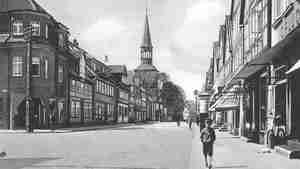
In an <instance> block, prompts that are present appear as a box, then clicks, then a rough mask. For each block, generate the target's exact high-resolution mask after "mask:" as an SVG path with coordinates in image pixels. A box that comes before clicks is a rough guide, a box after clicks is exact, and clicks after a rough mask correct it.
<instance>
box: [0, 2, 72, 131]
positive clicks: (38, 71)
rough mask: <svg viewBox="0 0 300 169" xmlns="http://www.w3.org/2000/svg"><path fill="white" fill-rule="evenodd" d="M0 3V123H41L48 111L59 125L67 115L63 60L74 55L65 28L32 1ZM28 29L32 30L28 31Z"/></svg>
mask: <svg viewBox="0 0 300 169" xmlns="http://www.w3.org/2000/svg"><path fill="white" fill-rule="evenodd" d="M0 3H1V4H2V5H1V7H0V46H1V47H0V56H1V73H0V90H1V98H0V104H1V113H0V114H1V115H0V116H1V118H0V127H1V128H8V127H10V128H15V127H17V128H19V127H25V124H27V125H28V124H29V123H28V121H29V120H30V121H32V124H34V125H35V127H39V128H40V127H44V126H47V125H48V124H49V121H50V120H49V117H50V115H51V114H57V117H58V118H57V119H56V121H57V122H58V123H62V122H63V121H65V118H66V117H67V115H66V113H65V112H66V111H65V110H67V104H66V102H67V93H66V92H65V91H67V86H68V81H67V80H66V79H67V76H68V72H67V70H69V66H70V65H69V64H68V62H67V61H68V60H69V59H72V56H71V55H69V54H68V53H67V51H68V47H67V42H68V36H69V32H68V28H67V27H66V26H64V25H63V24H61V23H59V22H58V21H56V20H55V19H54V17H52V16H51V15H50V14H49V13H48V12H47V11H46V10H44V9H43V8H42V7H41V6H39V5H38V4H37V3H36V2H35V1H25V0H20V1H18V2H16V1H7V0H1V1H0ZM28 27H31V28H33V29H31V30H32V31H28V32H26V31H25V30H29V29H27V28H28ZM26 100H29V101H30V110H31V112H32V114H31V116H30V117H31V118H30V119H29V116H26V115H25V114H26V111H25V110H26V107H29V106H26ZM53 101H57V102H58V103H59V104H58V105H57V106H54V105H53V104H52V103H53ZM26 117H28V119H26ZM26 121H27V123H26Z"/></svg>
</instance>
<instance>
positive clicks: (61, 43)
mask: <svg viewBox="0 0 300 169" xmlns="http://www.w3.org/2000/svg"><path fill="white" fill-rule="evenodd" d="M64 43H65V40H64V35H63V34H62V33H60V34H58V46H59V47H62V48H63V47H64Z"/></svg>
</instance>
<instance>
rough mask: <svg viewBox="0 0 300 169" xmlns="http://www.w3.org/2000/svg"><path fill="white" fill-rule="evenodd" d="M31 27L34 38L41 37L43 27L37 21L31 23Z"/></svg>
mask: <svg viewBox="0 0 300 169" xmlns="http://www.w3.org/2000/svg"><path fill="white" fill-rule="evenodd" d="M30 25H31V26H32V27H33V33H32V36H40V35H41V25H40V23H39V22H37V21H33V22H31V23H30Z"/></svg>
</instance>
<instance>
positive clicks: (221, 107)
mask: <svg viewBox="0 0 300 169" xmlns="http://www.w3.org/2000/svg"><path fill="white" fill-rule="evenodd" d="M239 106H240V104H239V97H238V96H237V95H235V94H226V95H224V96H221V97H220V98H219V99H218V100H217V101H216V102H215V104H213V105H212V106H211V107H210V108H209V111H228V110H236V109H239Z"/></svg>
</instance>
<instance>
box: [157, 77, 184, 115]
mask: <svg viewBox="0 0 300 169" xmlns="http://www.w3.org/2000/svg"><path fill="white" fill-rule="evenodd" d="M161 98H162V101H163V104H164V105H165V106H166V107H167V110H168V113H173V118H176V119H177V120H178V119H181V118H182V113H183V111H184V108H185V100H186V98H185V92H184V90H183V89H182V88H181V87H179V86H178V85H176V84H174V83H173V82H171V81H167V82H165V83H164V84H163V87H162V91H161Z"/></svg>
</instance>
